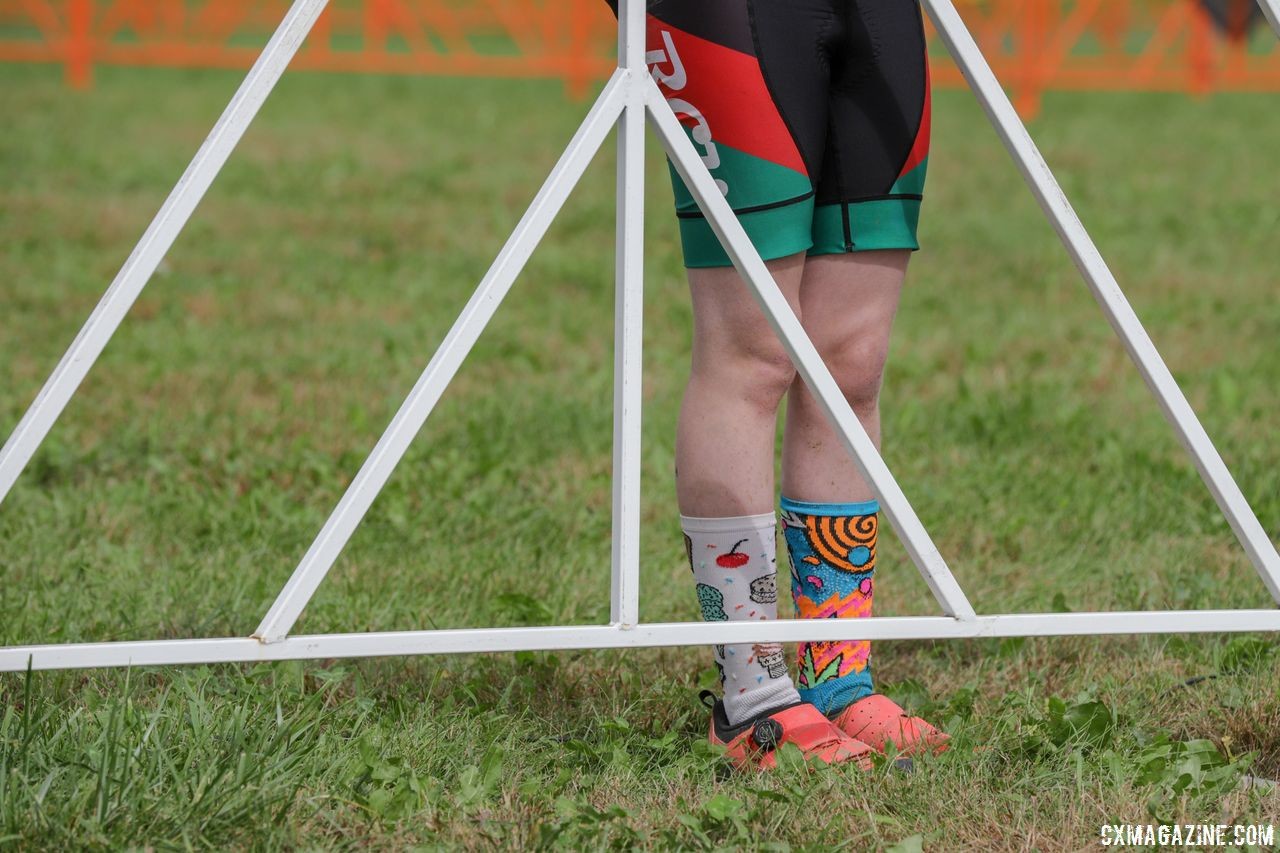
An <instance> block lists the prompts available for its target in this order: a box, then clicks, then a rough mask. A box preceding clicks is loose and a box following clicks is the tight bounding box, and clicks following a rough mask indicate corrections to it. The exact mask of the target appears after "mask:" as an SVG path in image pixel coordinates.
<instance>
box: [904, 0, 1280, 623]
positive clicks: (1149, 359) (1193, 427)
mask: <svg viewBox="0 0 1280 853" xmlns="http://www.w3.org/2000/svg"><path fill="white" fill-rule="evenodd" d="M923 2H924V5H925V8H926V9H928V11H929V16H930V17H931V18H932V19H933V23H934V26H936V27H937V29H938V34H939V35H940V36H941V37H942V40H943V41H944V42H945V43H946V45H947V49H948V50H949V51H950V52H951V55H952V57H954V58H955V61H956V64H957V65H959V66H960V70H961V71H962V72H963V73H964V76H965V78H966V79H967V80H968V81H969V85H970V87H972V89H973V91H974V94H975V95H977V97H978V101H979V103H981V104H982V108H983V109H984V110H985V111H986V113H987V117H988V118H989V119H990V120H991V123H992V124H993V125H994V126H995V129H996V132H997V133H998V134H999V136H1000V139H1001V140H1002V141H1003V142H1004V145H1005V147H1006V148H1007V149H1008V150H1009V153H1010V154H1011V155H1012V156H1013V159H1014V162H1015V163H1016V164H1017V166H1018V170H1019V171H1020V172H1021V173H1022V177H1023V178H1024V179H1025V180H1026V182H1027V185H1028V186H1029V187H1030V188H1031V192H1032V194H1033V195H1034V196H1035V197H1036V201H1038V202H1039V203H1040V207H1041V208H1042V209H1043V210H1044V213H1045V215H1046V216H1047V217H1048V218H1049V221H1050V223H1051V224H1052V225H1053V229H1054V230H1055V231H1056V232H1057V233H1058V237H1059V238H1060V239H1061V240H1062V243H1063V245H1064V246H1066V248H1067V253H1068V254H1069V255H1070V256H1071V260H1072V261H1074V262H1075V265H1076V268H1077V269H1079V270H1080V273H1081V275H1083V276H1084V279H1085V281H1086V282H1087V283H1088V285H1089V289H1090V290H1091V291H1093V295H1094V298H1095V299H1096V300H1097V302H1098V304H1099V305H1100V306H1101V307H1102V311H1103V313H1104V314H1105V315H1106V317H1107V320H1108V321H1109V322H1110V323H1111V326H1112V328H1113V329H1115V331H1116V334H1117V335H1119V336H1120V340H1121V341H1122V342H1123V343H1124V347H1125V349H1126V350H1127V351H1128V353H1129V357H1130V358H1131V359H1133V363H1134V364H1135V365H1137V367H1138V372H1139V373H1141V374H1142V378H1143V380H1145V381H1146V383H1147V386H1148V387H1149V388H1150V389H1151V392H1152V393H1153V394H1154V395H1155V398H1156V400H1157V401H1158V402H1159V404H1160V409H1161V411H1163V412H1164V415H1165V418H1166V419H1167V420H1168V421H1169V423H1170V425H1172V426H1173V429H1174V432H1176V433H1177V435H1178V438H1179V439H1180V440H1181V441H1182V444H1183V446H1184V447H1186V449H1187V452H1189V453H1190V454H1191V458H1192V459H1193V460H1194V461H1195V465H1196V469H1197V470H1198V471H1199V472H1200V477H1201V478H1202V479H1203V480H1204V482H1205V485H1207V486H1208V487H1209V491H1210V492H1211V493H1212V494H1213V499H1214V500H1215V501H1217V503H1218V507H1219V508H1220V509H1221V510H1222V513H1223V515H1225V516H1226V518H1227V521H1228V522H1229V523H1230V524H1231V529H1232V530H1234V531H1235V534H1236V537H1237V538H1238V539H1239V540H1240V544H1241V545H1243V546H1244V549H1245V551H1246V552H1247V553H1248V555H1249V559H1250V560H1252V561H1253V565H1254V567H1255V568H1256V569H1257V571H1258V575H1259V577H1261V578H1262V582H1263V583H1264V584H1266V586H1267V589H1268V591H1270V593H1271V596H1272V598H1274V599H1275V600H1276V602H1277V603H1278V604H1280V554H1277V553H1276V549H1275V547H1274V546H1273V545H1272V544H1271V540H1270V538H1269V537H1268V536H1267V533H1266V531H1265V530H1264V529H1263V528H1262V525H1261V524H1260V523H1259V522H1258V517H1257V516H1256V515H1254V513H1253V510H1252V509H1251V508H1250V506H1249V502H1248V501H1247V500H1246V499H1245V497H1244V494H1243V493H1241V491H1240V487H1239V486H1237V485H1236V482H1235V480H1234V479H1233V478H1232V476H1231V472H1230V471H1229V470H1227V466H1226V464H1225V463H1223V461H1222V457H1221V456H1219V455H1218V450H1217V448H1215V447H1214V446H1213V442H1212V441H1211V440H1210V439H1209V436H1208V434H1207V433H1205V431H1204V427H1203V426H1201V425H1200V421H1199V419H1197V418H1196V414H1195V412H1194V411H1193V410H1192V408H1191V405H1190V404H1189V403H1188V402H1187V398H1186V397H1184V396H1183V394H1182V389H1180V388H1179V387H1178V383H1177V381H1176V380H1174V378H1173V374H1171V373H1170V372H1169V368H1168V367H1166V366H1165V363H1164V360H1163V359H1162V358H1161V357H1160V353H1159V351H1158V350H1157V349H1156V347H1155V344H1154V343H1152V342H1151V338H1150V337H1148V336H1147V332H1146V329H1144V328H1143V327H1142V323H1141V321H1139V320H1138V315H1137V314H1135V313H1134V311H1133V308H1132V307H1131V306H1130V305H1129V301H1128V300H1127V299H1126V298H1125V296H1124V293H1123V292H1122V291H1121V290H1120V285H1119V284H1117V283H1116V280H1115V276H1113V275H1112V274H1111V270H1110V269H1109V268H1108V267H1107V263H1106V261H1104V260H1103V258H1102V255H1101V254H1100V253H1099V252H1098V248H1097V246H1095V245H1094V243H1093V239H1092V238H1091V237H1090V236H1089V232H1087V231H1086V230H1085V228H1084V225H1083V224H1082V223H1081V222H1080V220H1079V218H1078V217H1077V216H1076V213H1075V210H1073V209H1072V207H1071V203H1070V202H1069V201H1067V197H1066V195H1064V194H1063V192H1062V188H1061V187H1060V186H1058V181H1057V179H1055V178H1054V176H1053V172H1051V171H1050V170H1049V166H1048V165H1047V164H1046V163H1045V161H1044V158H1043V157H1041V156H1040V151H1039V150H1038V149H1037V148H1036V144H1035V142H1034V141H1032V139H1031V135H1030V134H1029V133H1027V128H1026V126H1025V125H1023V123H1022V120H1021V119H1020V118H1018V114H1017V112H1016V111H1015V110H1014V108H1013V104H1011V103H1010V102H1009V98H1008V97H1007V96H1006V95H1005V93H1004V90H1003V89H1002V88H1000V83H999V81H998V80H996V77H995V74H993V73H992V71H991V67H990V66H989V65H987V61H986V59H985V58H984V57H983V55H982V51H981V50H979V49H978V45H977V44H975V43H974V40H973V36H971V35H970V34H969V30H968V29H967V28H966V27H965V25H964V21H963V20H961V18H960V15H959V13H957V12H956V9H955V6H953V5H952V3H951V0H923ZM1272 2H1273V3H1274V0H1272Z"/></svg>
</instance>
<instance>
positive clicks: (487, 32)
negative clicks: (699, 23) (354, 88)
mask: <svg viewBox="0 0 1280 853" xmlns="http://www.w3.org/2000/svg"><path fill="white" fill-rule="evenodd" d="M957 5H958V6H959V7H960V11H961V13H962V14H963V15H964V18H965V20H966V21H967V22H968V24H969V26H970V28H971V29H972V30H973V32H974V35H975V37H976V38H977V40H978V42H979V44H981V45H982V47H983V50H984V51H985V52H986V54H987V57H988V59H989V60H990V61H991V64H992V65H993V67H994V68H995V70H996V73H997V74H998V75H999V76H1000V78H1001V79H1002V80H1003V81H1004V82H1005V84H1006V85H1008V86H1009V87H1010V88H1011V89H1012V91H1013V93H1014V95H1015V100H1016V103H1017V104H1018V106H1019V108H1020V109H1021V110H1023V111H1024V112H1026V113H1030V112H1034V111H1035V109H1036V107H1037V105H1038V102H1039V98H1040V95H1041V93H1042V92H1044V91H1046V90H1050V89H1077V90H1078V89H1086V90H1094V89H1101V90H1108V89H1110V90H1115V89H1136V90H1161V91H1186V92H1189V93H1193V94H1204V93H1207V92H1210V91H1214V90H1219V89H1227V90H1237V91H1241V90H1243V91H1280V49H1277V47H1276V44H1275V42H1276V40H1275V38H1274V36H1272V35H1271V34H1270V33H1267V32H1264V31H1256V28H1255V31H1253V32H1252V37H1251V29H1250V28H1251V25H1252V24H1256V23H1257V22H1258V16H1257V14H1256V13H1255V12H1254V4H1253V0H1200V2H1193V0H959V2H958V4H957ZM287 7H288V4H287V3H286V2H284V0H186V1H185V2H184V0H0V61H8V62H45V63H61V64H62V65H64V66H65V68H66V75H67V80H68V82H69V83H70V84H71V85H72V86H76V87H85V86H88V85H90V83H91V81H92V78H93V68H94V66H95V65H128V66H184V67H202V68H203V67H209V68H244V67H247V66H248V65H249V64H250V63H251V62H252V61H253V59H254V58H255V57H256V55H257V53H258V51H259V49H260V48H261V46H262V44H264V43H265V40H266V38H267V36H268V35H269V34H270V33H271V31H272V30H273V29H274V28H275V26H276V24H277V23H278V22H279V21H280V19H281V18H282V17H283V15H284V13H285V11H286V9H287ZM1211 13H1212V14H1211ZM1262 30H1265V24H1264V25H1263V27H1262ZM614 33H615V31H614V20H613V16H612V15H611V14H610V12H609V11H608V9H607V7H606V6H605V4H604V3H603V2H601V0H333V2H331V3H330V4H329V7H328V9H327V10H326V11H325V12H324V14H323V15H322V16H321V17H320V20H319V21H318V22H317V24H316V27H315V30H314V31H313V33H312V35H311V37H310V38H309V39H308V42H307V45H306V46H305V47H304V48H303V50H302V51H301V52H300V53H299V55H298V58H297V60H296V61H295V63H294V65H295V67H298V68H304V69H313V70H326V71H348V72H375V73H397V74H442V75H468V76H485V77H526V78H528V77H533V78H539V77H541V78H552V79H560V80H562V81H564V83H565V85H566V87H567V89H568V91H569V92H570V93H571V94H573V95H574V96H581V95H582V94H584V93H585V92H586V90H587V89H588V88H589V87H590V85H591V83H592V82H593V81H595V80H599V79H602V78H603V77H605V76H606V75H607V74H608V73H609V72H610V70H611V69H612V68H613V53H614V38H615V35H614ZM945 53H946V52H945V50H944V49H943V48H942V46H941V45H940V44H938V43H937V40H936V39H934V48H933V54H934V57H935V63H934V80H935V83H936V84H938V85H941V86H960V85H963V80H962V79H961V77H960V74H959V72H958V71H957V70H956V68H955V67H954V66H953V65H952V64H951V63H950V62H949V61H948V60H947V59H946V57H945Z"/></svg>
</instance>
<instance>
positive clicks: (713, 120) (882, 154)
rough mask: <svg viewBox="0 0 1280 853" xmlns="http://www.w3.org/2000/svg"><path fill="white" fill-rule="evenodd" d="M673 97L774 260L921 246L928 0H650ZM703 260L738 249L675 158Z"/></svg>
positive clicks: (698, 260)
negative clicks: (698, 200) (727, 245)
mask: <svg viewBox="0 0 1280 853" xmlns="http://www.w3.org/2000/svg"><path fill="white" fill-rule="evenodd" d="M648 11H649V15H648V35H647V56H646V61H647V62H648V64H649V68H650V71H651V73H652V74H653V77H654V79H655V80H656V81H657V82H658V84H659V86H660V87H661V89H662V92H663V94H664V95H665V96H666V98H667V103H669V104H670V105H671V108H672V109H673V110H674V111H675V113H676V115H677V117H678V118H679V119H680V122H681V124H682V126H683V127H684V128H685V131H686V132H687V133H688V134H689V137H690V138H691V139H692V140H693V143H694V146H695V148H696V149H697V150H698V152H699V153H700V154H701V155H702V159H703V162H705V163H706V165H707V167H708V168H709V169H710V170H711V175H712V176H713V177H714V178H715V179H716V184H717V185H718V186H719V187H720V191H721V192H723V193H724V195H725V198H726V199H727V200H728V201H729V204H730V206H731V207H732V208H733V210H734V212H735V213H737V214H738V219H739V221H740V222H741V223H742V225H743V227H744V228H745V229H746V232H747V234H748V235H749V236H750V237H751V240H752V242H753V243H754V244H755V246H756V248H757V249H758V250H759V252H760V254H761V256H762V257H764V258H765V259H770V258H779V257H783V256H785V255H790V254H794V253H797V252H804V251H807V252H808V253H809V254H810V255H819V254H835V253H840V252H857V251H865V250H868V249H916V248H919V244H918V243H917V241H916V224H917V222H918V220H919V216H920V200H921V193H922V192H923V191H924V177H925V169H926V167H927V164H928V159H929V68H928V61H927V58H926V55H925V40H924V25H923V21H922V19H921V16H920V8H919V6H918V4H917V2H916V0H649V4H648ZM672 180H673V184H674V186H675V194H676V215H677V216H678V217H679V220H680V235H681V241H682V243H683V245H684V258H685V265H686V266H689V267H714V266H728V265H729V258H728V256H727V255H726V254H725V252H724V250H723V249H722V248H721V247H720V244H719V242H718V241H717V240H716V237H715V235H714V234H713V233H712V231H711V228H710V227H709V226H708V224H707V222H706V220H705V219H704V218H703V216H702V213H701V212H700V211H699V210H698V207H697V205H696V204H695V203H694V201H693V198H692V196H690V194H689V191H688V190H687V189H686V188H685V186H684V184H683V182H682V181H681V180H680V178H679V177H678V176H677V175H676V174H675V170H674V169H673V170H672Z"/></svg>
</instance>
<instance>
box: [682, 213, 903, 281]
mask: <svg viewBox="0 0 1280 853" xmlns="http://www.w3.org/2000/svg"><path fill="white" fill-rule="evenodd" d="M841 207H842V205H839V204H824V205H818V206H816V207H815V206H814V202H813V198H812V197H809V198H807V199H803V200H801V201H798V202H796V203H794V204H788V205H783V206H779V207H770V208H767V209H765V210H753V211H746V212H743V213H739V214H738V222H739V223H741V225H742V228H743V230H745V231H746V232H747V236H748V237H749V238H750V239H751V243H752V245H754V246H755V247H756V251H757V252H759V253H760V257H762V258H764V259H765V260H766V261H769V260H773V259H775V258H784V257H786V256H788V255H794V254H796V253H798V252H807V253H808V254H809V255H811V256H812V255H835V254H842V253H844V252H867V251H871V250H873V249H911V250H915V249H919V248H920V243H919V241H918V240H917V239H916V228H917V226H918V224H919V221H920V199H919V198H883V199H868V200H866V201H857V202H852V203H850V204H846V205H843V208H844V209H845V210H846V211H847V212H848V217H849V236H850V238H851V239H849V240H846V239H845V228H844V215H845V214H844V212H842V210H841ZM679 221H680V242H681V245H682V246H683V248H684V265H685V266H686V267H688V268H690V269H699V268H705V267H727V266H732V265H733V264H732V262H731V261H730V260H729V256H728V254H726V253H725V250H724V249H723V248H722V247H721V246H720V241H719V240H718V239H717V238H716V235H715V232H713V231H712V230H711V226H710V225H708V224H707V220H706V219H704V218H703V217H701V216H690V215H688V214H685V215H683V216H681V217H680V220H679Z"/></svg>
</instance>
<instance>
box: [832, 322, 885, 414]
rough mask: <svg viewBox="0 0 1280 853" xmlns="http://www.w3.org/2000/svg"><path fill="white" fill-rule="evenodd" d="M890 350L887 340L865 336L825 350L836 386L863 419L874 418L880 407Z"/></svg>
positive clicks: (842, 342) (841, 342)
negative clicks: (881, 386) (881, 387)
mask: <svg viewBox="0 0 1280 853" xmlns="http://www.w3.org/2000/svg"><path fill="white" fill-rule="evenodd" d="M888 349H889V348H888V342H887V341H882V340H879V339H877V338H861V337H859V338H853V339H849V340H844V341H840V342H839V343H836V344H833V345H829V346H827V347H824V348H823V349H822V357H823V359H824V360H825V361H826V362H827V365H828V367H829V368H830V369H831V374H832V376H833V377H834V378H835V380H836V384H837V385H839V386H840V390H841V392H843V393H844V397H845V399H846V400H848V401H849V405H850V406H851V407H852V408H853V410H854V412H855V413H856V414H857V415H858V416H859V417H866V416H868V415H871V414H872V413H874V412H875V411H876V409H877V407H878V406H879V404H880V385H881V383H882V382H883V381H884V365H885V360H886V359H887V358H888Z"/></svg>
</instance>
